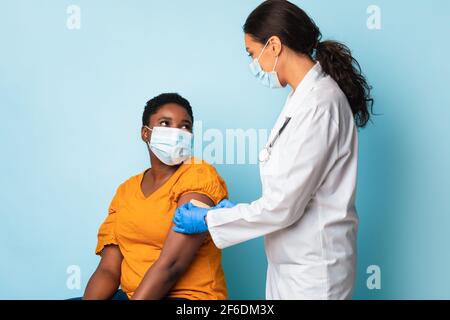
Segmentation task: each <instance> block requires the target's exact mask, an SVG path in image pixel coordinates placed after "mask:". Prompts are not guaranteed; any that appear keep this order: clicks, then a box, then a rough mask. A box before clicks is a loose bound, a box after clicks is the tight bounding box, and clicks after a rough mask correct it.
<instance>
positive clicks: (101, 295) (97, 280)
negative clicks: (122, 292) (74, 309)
mask: <svg viewBox="0 0 450 320" xmlns="http://www.w3.org/2000/svg"><path fill="white" fill-rule="evenodd" d="M119 286H120V275H118V274H114V273H113V272H111V271H109V270H106V269H97V270H96V271H95V272H94V274H93V275H92V277H91V278H90V279H89V282H88V284H87V286H86V290H85V291H84V296H83V299H84V300H106V299H110V298H111V297H112V296H113V295H114V293H115V292H116V291H117V289H118V288H119Z"/></svg>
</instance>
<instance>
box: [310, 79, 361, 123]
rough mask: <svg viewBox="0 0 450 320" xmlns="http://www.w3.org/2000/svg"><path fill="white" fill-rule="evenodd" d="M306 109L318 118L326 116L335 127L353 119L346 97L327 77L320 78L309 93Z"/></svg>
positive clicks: (332, 80) (333, 81)
mask: <svg viewBox="0 0 450 320" xmlns="http://www.w3.org/2000/svg"><path fill="white" fill-rule="evenodd" d="M307 108H310V109H312V110H314V111H315V113H316V114H317V115H318V116H321V115H326V116H327V117H326V118H329V119H330V120H332V121H333V122H334V123H335V124H336V125H337V126H339V123H341V122H342V121H346V122H347V121H351V120H352V118H353V114H352V110H351V107H350V104H349V103H348V99H347V97H346V96H345V94H344V92H343V91H342V90H341V88H340V87H339V85H338V84H337V83H336V81H335V80H334V79H333V78H331V77H330V76H328V75H325V76H324V77H322V78H321V79H320V80H319V81H318V82H317V84H316V85H315V87H314V89H313V90H312V91H311V93H310V95H309V97H308V104H307Z"/></svg>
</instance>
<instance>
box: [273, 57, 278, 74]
mask: <svg viewBox="0 0 450 320" xmlns="http://www.w3.org/2000/svg"><path fill="white" fill-rule="evenodd" d="M278 57H279V56H277V58H276V59H275V65H274V66H273V70H272V72H274V71H275V68H276V67H277V63H278Z"/></svg>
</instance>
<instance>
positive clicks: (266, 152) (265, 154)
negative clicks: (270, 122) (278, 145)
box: [259, 117, 291, 162]
mask: <svg viewBox="0 0 450 320" xmlns="http://www.w3.org/2000/svg"><path fill="white" fill-rule="evenodd" d="M289 121H291V117H286V120H284V123H283V125H282V126H281V128H280V130H278V133H277V135H276V136H275V137H273V139H272V141H270V143H269V145H268V146H266V147H264V149H262V150H261V152H260V153H259V162H266V161H267V160H269V158H270V152H271V151H272V147H273V145H274V144H275V142H276V141H277V140H278V138H279V137H280V135H281V133H282V132H283V131H284V129H285V128H286V126H287V125H288V123H289Z"/></svg>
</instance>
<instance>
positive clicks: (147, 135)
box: [141, 127, 152, 142]
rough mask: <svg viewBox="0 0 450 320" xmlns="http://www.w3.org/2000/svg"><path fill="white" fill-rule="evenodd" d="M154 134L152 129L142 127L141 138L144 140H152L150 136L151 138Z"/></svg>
mask: <svg viewBox="0 0 450 320" xmlns="http://www.w3.org/2000/svg"><path fill="white" fill-rule="evenodd" d="M151 136H152V134H151V132H150V130H149V129H148V128H146V127H142V128H141V138H142V141H144V142H150V138H151Z"/></svg>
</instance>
